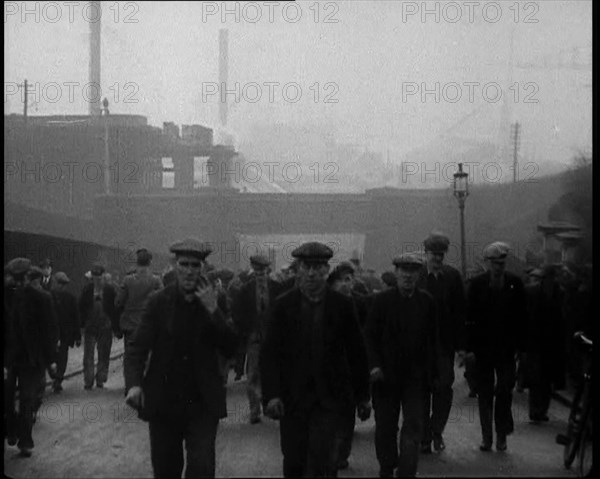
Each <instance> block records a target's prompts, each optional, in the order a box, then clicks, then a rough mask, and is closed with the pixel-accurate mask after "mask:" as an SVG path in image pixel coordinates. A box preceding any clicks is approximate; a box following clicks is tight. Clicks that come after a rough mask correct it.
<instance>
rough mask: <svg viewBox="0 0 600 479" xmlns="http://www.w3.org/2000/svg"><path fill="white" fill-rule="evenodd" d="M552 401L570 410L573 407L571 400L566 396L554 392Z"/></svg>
mask: <svg viewBox="0 0 600 479" xmlns="http://www.w3.org/2000/svg"><path fill="white" fill-rule="evenodd" d="M552 399H554V400H556V401H557V402H559V403H561V404H562V405H564V406H567V407H568V408H570V407H571V406H572V405H573V398H571V397H569V396H567V395H566V394H565V393H562V392H557V391H554V392H553V393H552Z"/></svg>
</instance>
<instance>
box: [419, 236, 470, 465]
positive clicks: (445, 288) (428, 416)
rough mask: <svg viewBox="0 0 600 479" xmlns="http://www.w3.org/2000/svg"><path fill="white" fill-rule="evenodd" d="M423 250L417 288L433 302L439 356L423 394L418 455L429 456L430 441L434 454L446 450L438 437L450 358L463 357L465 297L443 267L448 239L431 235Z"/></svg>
mask: <svg viewBox="0 0 600 479" xmlns="http://www.w3.org/2000/svg"><path fill="white" fill-rule="evenodd" d="M423 246H424V249H425V255H426V257H427V259H426V263H425V268H422V269H421V273H420V275H419V280H418V281H417V288H420V289H424V290H425V291H427V292H428V293H430V294H431V295H432V296H433V299H435V302H436V311H437V324H438V328H439V340H440V348H441V354H442V356H441V358H440V361H439V364H440V366H441V369H440V371H439V382H438V383H437V384H436V385H435V387H434V388H433V389H430V390H428V391H427V392H426V394H425V399H424V401H425V402H424V405H423V407H424V410H425V411H424V412H425V416H424V422H423V428H424V429H423V439H422V441H421V452H423V453H431V442H432V440H433V448H434V449H435V451H436V452H441V451H443V450H444V449H445V447H446V445H445V443H444V439H443V437H442V433H443V432H444V428H445V427H446V423H447V422H448V417H449V416H450V409H452V396H453V391H452V384H453V383H454V354H455V353H457V354H458V356H459V358H460V361H461V362H462V361H463V360H464V356H465V351H464V350H465V319H466V297H465V291H464V286H463V280H462V277H461V275H460V273H459V272H458V270H457V269H455V268H453V267H452V266H450V265H448V264H445V263H444V255H445V254H446V253H447V252H448V247H449V246H450V239H449V238H448V237H447V236H446V235H445V234H444V233H441V232H438V231H434V232H432V233H430V234H429V236H427V238H425V240H424V241H423Z"/></svg>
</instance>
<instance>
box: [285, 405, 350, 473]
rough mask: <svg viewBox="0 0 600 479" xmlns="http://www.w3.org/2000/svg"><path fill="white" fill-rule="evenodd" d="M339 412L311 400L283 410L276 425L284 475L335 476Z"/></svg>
mask: <svg viewBox="0 0 600 479" xmlns="http://www.w3.org/2000/svg"><path fill="white" fill-rule="evenodd" d="M341 421H342V419H341V415H340V413H339V412H338V411H332V410H330V409H325V408H323V407H322V406H321V405H320V404H318V403H314V404H313V405H312V406H311V407H308V408H305V409H303V410H296V411H293V412H291V413H287V412H286V413H285V415H284V416H283V417H282V418H281V421H280V425H279V434H280V438H281V452H282V453H283V476H284V477H337V462H338V443H337V441H336V437H337V432H338V430H339V427H340V422H341Z"/></svg>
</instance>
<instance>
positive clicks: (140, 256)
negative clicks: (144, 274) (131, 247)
mask: <svg viewBox="0 0 600 479" xmlns="http://www.w3.org/2000/svg"><path fill="white" fill-rule="evenodd" d="M135 256H136V261H137V263H138V264H139V265H140V266H147V265H148V264H150V262H151V261H152V253H150V251H148V250H147V249H146V248H140V249H138V250H137V251H136V252H135Z"/></svg>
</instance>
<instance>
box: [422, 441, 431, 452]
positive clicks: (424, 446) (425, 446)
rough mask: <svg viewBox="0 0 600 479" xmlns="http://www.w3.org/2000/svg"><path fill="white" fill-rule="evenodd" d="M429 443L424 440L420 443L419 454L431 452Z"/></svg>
mask: <svg viewBox="0 0 600 479" xmlns="http://www.w3.org/2000/svg"><path fill="white" fill-rule="evenodd" d="M431 452H432V451H431V443H430V442H425V443H422V444H421V454H431Z"/></svg>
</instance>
